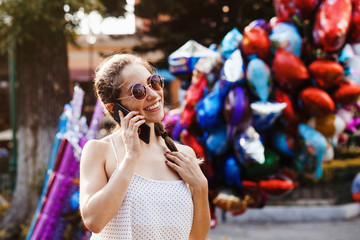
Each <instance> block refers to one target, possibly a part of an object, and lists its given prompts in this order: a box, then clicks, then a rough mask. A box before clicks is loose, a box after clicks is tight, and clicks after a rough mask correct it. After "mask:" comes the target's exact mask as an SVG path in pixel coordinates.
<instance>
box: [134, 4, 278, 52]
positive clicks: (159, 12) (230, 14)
mask: <svg viewBox="0 0 360 240" xmlns="http://www.w3.org/2000/svg"><path fill="white" fill-rule="evenodd" d="M226 6H227V7H228V8H227V7H226ZM227 10H228V11H227ZM135 15H136V16H138V17H140V18H143V19H147V20H148V21H149V22H150V26H149V30H146V31H144V34H147V35H149V36H154V37H157V38H158V39H159V42H158V44H156V45H152V46H146V47H145V48H144V49H141V48H138V49H137V50H138V51H139V50H144V51H146V50H153V49H157V48H160V49H162V50H163V51H165V54H166V55H168V54H169V53H171V52H173V51H174V50H176V49H177V48H179V47H180V46H181V45H183V44H184V43H185V42H186V41H188V40H190V39H194V40H196V41H198V42H199V43H201V44H203V45H205V46H209V45H210V44H211V43H217V44H218V43H220V41H221V39H222V38H223V37H224V36H225V34H226V33H227V32H228V31H230V30H231V29H232V28H234V27H237V28H238V29H239V30H240V31H242V30H243V28H244V27H245V26H246V25H248V24H249V23H250V22H251V21H253V20H255V19H259V18H263V19H266V20H269V19H270V18H271V17H273V16H275V13H274V10H273V5H272V1H271V0H257V1H254V0H241V1H240V0H238V1H234V0H207V1H205V0H182V1H178V0H151V1H149V0H142V1H141V2H140V3H139V4H137V5H135ZM164 16H166V17H165V18H164ZM164 19H165V20H164Z"/></svg>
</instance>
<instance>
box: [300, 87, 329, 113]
mask: <svg viewBox="0 0 360 240" xmlns="http://www.w3.org/2000/svg"><path fill="white" fill-rule="evenodd" d="M299 99H300V100H301V103H302V108H303V109H304V111H306V112H307V113H308V114H310V115H313V116H323V115H326V114H329V113H331V112H333V111H334V110H335V103H334V101H333V100H332V99H331V97H330V96H329V94H327V92H325V91H324V90H321V89H319V88H315V87H308V88H305V89H304V90H303V91H302V92H301V93H300V95H299Z"/></svg>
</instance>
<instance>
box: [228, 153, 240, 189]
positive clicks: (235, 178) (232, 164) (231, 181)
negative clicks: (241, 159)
mask: <svg viewBox="0 0 360 240" xmlns="http://www.w3.org/2000/svg"><path fill="white" fill-rule="evenodd" d="M224 181H225V183H226V184H227V185H230V186H231V185H235V186H241V185H242V184H241V169H240V167H239V166H238V164H237V163H236V160H235V158H234V157H229V158H228V159H226V160H225V163H224Z"/></svg>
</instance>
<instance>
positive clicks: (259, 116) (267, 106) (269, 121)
mask: <svg viewBox="0 0 360 240" xmlns="http://www.w3.org/2000/svg"><path fill="white" fill-rule="evenodd" d="M250 107H251V109H252V111H253V115H252V123H251V124H252V126H253V127H254V128H255V129H256V131H258V132H261V131H264V130H266V129H269V128H270V127H271V126H272V125H273V124H274V123H275V121H276V119H277V118H278V117H280V115H281V113H282V111H283V110H284V109H285V107H286V103H278V102H274V103H271V102H254V103H251V104H250Z"/></svg>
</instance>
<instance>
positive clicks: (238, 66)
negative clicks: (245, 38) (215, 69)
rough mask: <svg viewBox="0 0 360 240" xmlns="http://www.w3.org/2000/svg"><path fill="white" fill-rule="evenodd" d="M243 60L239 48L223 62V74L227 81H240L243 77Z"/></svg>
mask: <svg viewBox="0 0 360 240" xmlns="http://www.w3.org/2000/svg"><path fill="white" fill-rule="evenodd" d="M243 69H244V61H243V59H242V56H241V53H240V50H239V49H237V50H235V51H234V52H233V53H232V54H231V55H230V57H229V59H227V60H226V61H225V63H224V75H225V77H226V80H227V81H229V82H236V81H240V80H241V79H243V78H244V70H243Z"/></svg>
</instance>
